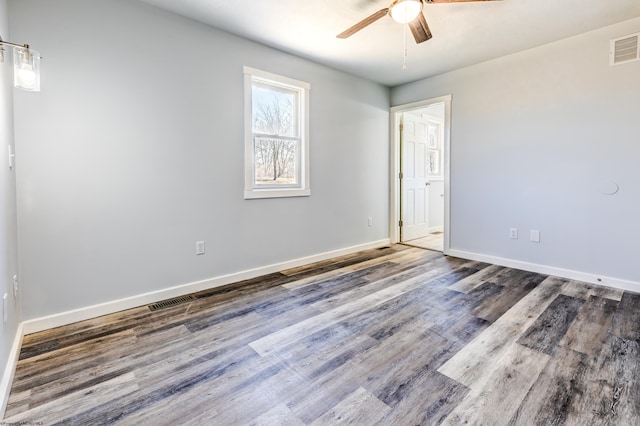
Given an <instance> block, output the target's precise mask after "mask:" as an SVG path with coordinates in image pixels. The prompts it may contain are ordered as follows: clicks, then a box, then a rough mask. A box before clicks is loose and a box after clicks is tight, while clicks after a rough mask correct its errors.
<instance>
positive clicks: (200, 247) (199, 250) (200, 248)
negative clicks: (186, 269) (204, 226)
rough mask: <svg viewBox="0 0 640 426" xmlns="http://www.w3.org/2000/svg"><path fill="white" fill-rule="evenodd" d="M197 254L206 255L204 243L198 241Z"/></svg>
mask: <svg viewBox="0 0 640 426" xmlns="http://www.w3.org/2000/svg"><path fill="white" fill-rule="evenodd" d="M196 254H197V255H201V254H204V241H196Z"/></svg>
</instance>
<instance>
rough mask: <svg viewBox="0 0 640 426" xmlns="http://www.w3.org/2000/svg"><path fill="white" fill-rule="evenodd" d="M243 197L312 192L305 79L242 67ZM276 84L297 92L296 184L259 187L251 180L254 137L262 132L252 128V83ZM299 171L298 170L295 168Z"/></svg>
mask: <svg viewBox="0 0 640 426" xmlns="http://www.w3.org/2000/svg"><path fill="white" fill-rule="evenodd" d="M243 72H244V159H245V165H244V171H245V175H244V198H245V199H246V200H250V199H256V198H282V197H308V196H310V195H311V188H310V186H309V91H310V89H311V85H310V84H309V83H307V82H304V81H299V80H294V79H292V78H288V77H283V76H280V75H277V74H272V73H270V72H266V71H262V70H258V69H255V68H251V67H247V66H245V67H244V70H243ZM254 82H259V83H260V84H263V85H268V86H273V87H275V88H277V87H280V88H285V89H289V90H293V91H296V92H298V95H299V102H298V109H299V110H298V120H299V123H298V124H299V126H300V158H299V160H298V164H299V166H300V170H299V175H298V179H299V181H298V184H296V185H295V186H292V185H278V184H276V185H269V186H263V185H260V187H258V186H257V185H255V184H254V182H255V179H254V170H255V164H254V161H255V154H254V138H255V137H261V136H264V135H260V134H254V132H253V83H254ZM297 172H298V171H297Z"/></svg>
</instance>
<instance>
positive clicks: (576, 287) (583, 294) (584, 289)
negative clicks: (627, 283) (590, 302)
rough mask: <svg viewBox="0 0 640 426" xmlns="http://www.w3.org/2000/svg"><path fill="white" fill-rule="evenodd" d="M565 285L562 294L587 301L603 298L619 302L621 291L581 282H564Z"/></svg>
mask: <svg viewBox="0 0 640 426" xmlns="http://www.w3.org/2000/svg"><path fill="white" fill-rule="evenodd" d="M566 282H567V284H566V285H565V286H564V289H563V290H562V294H564V295H566V296H571V297H575V298H578V299H584V300H587V299H589V297H591V296H596V297H604V298H606V299H611V300H616V301H620V299H621V298H622V294H623V293H624V291H623V290H620V289H617V288H611V287H605V286H599V285H595V284H589V283H585V282H582V281H575V280H569V279H567V280H566Z"/></svg>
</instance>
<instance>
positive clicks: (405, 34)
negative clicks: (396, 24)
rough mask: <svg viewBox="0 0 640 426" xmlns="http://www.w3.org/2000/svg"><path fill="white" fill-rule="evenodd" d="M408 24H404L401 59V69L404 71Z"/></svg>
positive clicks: (405, 67) (405, 66)
mask: <svg viewBox="0 0 640 426" xmlns="http://www.w3.org/2000/svg"><path fill="white" fill-rule="evenodd" d="M408 27H409V24H404V46H402V47H403V52H404V55H403V59H402V71H406V69H407V28H408Z"/></svg>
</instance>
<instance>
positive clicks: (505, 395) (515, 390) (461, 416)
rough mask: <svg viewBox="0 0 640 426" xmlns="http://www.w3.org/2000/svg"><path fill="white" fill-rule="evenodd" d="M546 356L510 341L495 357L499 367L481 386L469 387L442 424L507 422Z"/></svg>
mask: <svg viewBox="0 0 640 426" xmlns="http://www.w3.org/2000/svg"><path fill="white" fill-rule="evenodd" d="M549 359H550V356H549V355H547V354H544V353H541V352H538V351H536V350H533V349H529V348H526V347H524V346H521V345H518V344H513V345H511V346H510V348H509V350H508V351H507V353H505V355H504V357H503V358H502V359H500V361H498V364H499V368H496V369H494V371H493V373H492V374H491V375H490V376H489V377H487V381H486V383H484V384H483V386H475V387H473V388H471V390H470V391H469V393H468V394H467V396H466V397H465V398H464V399H463V400H462V402H461V403H460V404H458V405H457V406H456V407H455V409H454V410H453V411H452V412H451V414H449V416H447V418H446V419H445V420H444V422H443V425H460V424H492V425H501V424H505V425H506V424H507V423H508V422H509V420H510V419H511V417H512V416H513V415H514V414H515V413H516V411H517V409H518V407H519V406H520V405H521V404H522V401H523V399H524V398H525V396H526V395H527V393H528V392H529V389H530V388H531V386H532V385H533V384H534V383H535V381H536V380H537V379H538V375H539V374H540V372H541V371H542V370H543V369H544V368H545V366H546V365H547V363H548V362H549Z"/></svg>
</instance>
